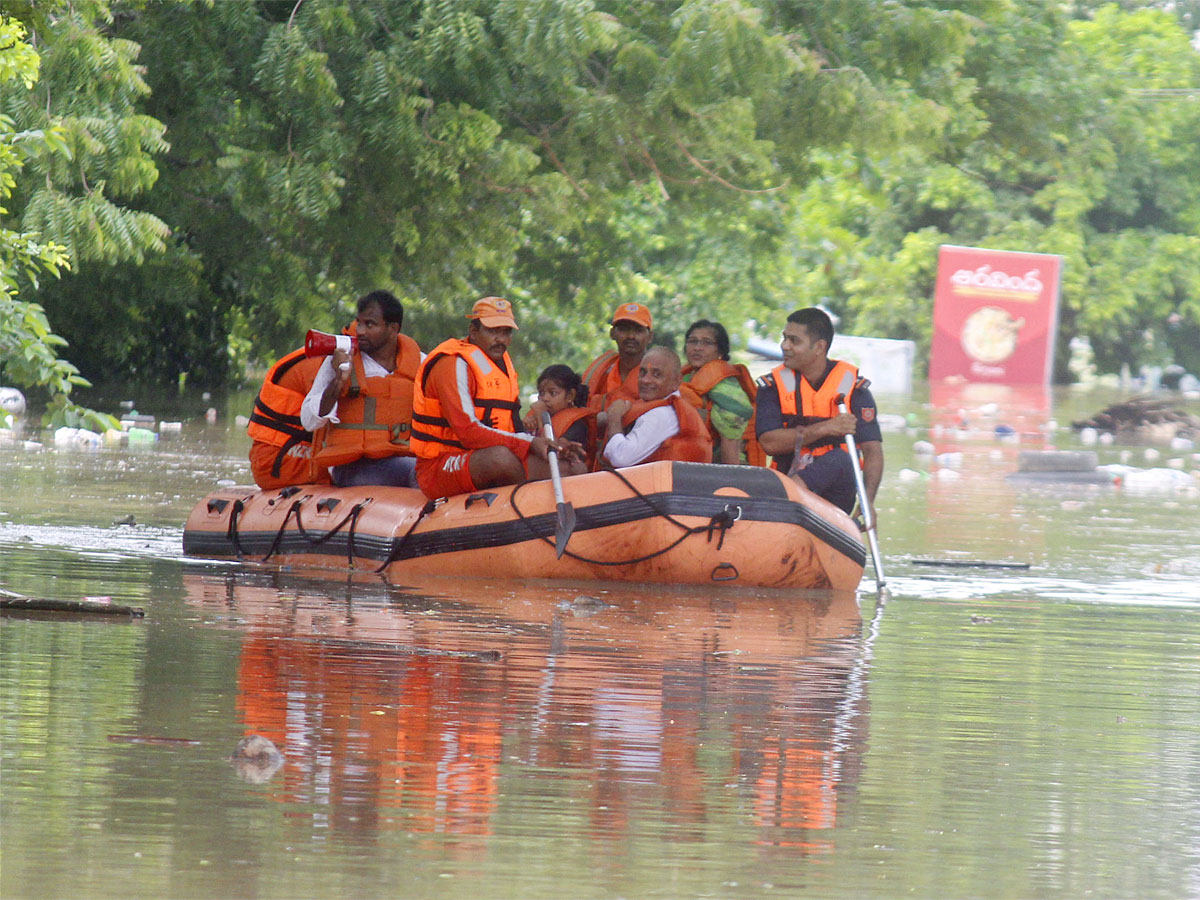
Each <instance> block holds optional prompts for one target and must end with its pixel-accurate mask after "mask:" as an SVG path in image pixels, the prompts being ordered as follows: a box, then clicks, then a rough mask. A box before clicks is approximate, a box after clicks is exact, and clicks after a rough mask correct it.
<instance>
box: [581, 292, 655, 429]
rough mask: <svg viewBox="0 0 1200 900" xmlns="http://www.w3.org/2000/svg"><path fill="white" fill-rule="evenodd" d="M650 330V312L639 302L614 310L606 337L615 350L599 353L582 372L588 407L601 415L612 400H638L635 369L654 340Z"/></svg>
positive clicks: (651, 324)
mask: <svg viewBox="0 0 1200 900" xmlns="http://www.w3.org/2000/svg"><path fill="white" fill-rule="evenodd" d="M653 329H654V319H653V317H652V316H651V315H650V310H648V309H647V308H646V307H644V306H642V304H640V303H622V304H621V305H620V306H618V307H617V308H616V309H615V310H614V311H613V315H612V325H611V326H610V327H609V329H608V336H609V337H610V338H612V339H613V341H614V342H615V343H616V346H617V349H616V350H608V351H606V352H604V353H601V354H600V355H599V356H597V357H596V358H595V359H594V360H592V362H591V363H590V364H589V365H588V367H587V368H586V369H584V371H583V381H584V383H585V384H586V385H587V389H588V406H589V407H591V408H592V409H594V410H597V411H599V412H604V411H605V410H606V409H608V406H609V404H610V403H612V402H613V401H614V400H620V399H625V400H628V401H630V402H631V403H633V402H636V401H637V400H638V377H639V374H638V367H639V366H640V365H641V363H642V357H643V356H644V355H645V353H646V348H647V347H649V346H650V342H651V341H652V340H653V339H654V330H653ZM603 421H604V420H603V417H602V418H601V424H603Z"/></svg>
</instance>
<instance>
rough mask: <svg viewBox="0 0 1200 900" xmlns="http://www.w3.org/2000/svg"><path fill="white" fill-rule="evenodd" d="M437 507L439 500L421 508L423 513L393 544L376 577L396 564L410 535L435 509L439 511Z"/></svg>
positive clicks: (418, 514) (420, 513)
mask: <svg viewBox="0 0 1200 900" xmlns="http://www.w3.org/2000/svg"><path fill="white" fill-rule="evenodd" d="M437 506H438V501H437V500H430V501H429V502H428V503H426V504H425V505H424V506H422V507H421V511H420V512H419V513H417V517H416V518H415V519H413V523H412V524H411V525H409V526H408V531H406V532H404V534H403V535H401V537H400V540H398V541H393V542H392V549H390V550H389V551H388V555H387V558H386V559H384V561H383V563H382V564H381V565H380V566H379V568H378V569H376V570H375V574H376V575H378V574H379V573H380V572H382V571H383V570H384V569H386V568H387V567H388V566H390V565H391V564H392V563H394V562H395V561H396V557H398V556H399V555H400V551H401V550H402V549H404V544H405V543H406V542H407V541H408V537H409V535H410V534H412V533H413V531H414V530H416V527H417V526H418V525H420V524H421V520H422V519H424V518H425V517H426V516H427V515H429V514H430V513H431V512H433V511H434V510H435V509H437Z"/></svg>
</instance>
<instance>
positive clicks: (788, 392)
mask: <svg viewBox="0 0 1200 900" xmlns="http://www.w3.org/2000/svg"><path fill="white" fill-rule="evenodd" d="M847 372H848V373H850V375H851V376H852V377H853V386H852V387H851V388H850V390H849V391H847V393H846V397H845V400H846V409H850V398H851V396H852V395H853V394H854V387H856V386H857V385H858V383H859V378H858V369H856V368H855V367H854V366H852V365H850V363H848V362H844V361H843V360H840V359H839V360H837V361H836V362H835V364H834V367H833V368H832V369H830V370H829V373H828V374H827V375H826V376H825V380H824V381H822V382H821V387H820V389H814V388H813V386H812V385H811V384H809V383H808V379H807V378H804V377H803V376H798V375H797V373H796V372H794V371H793V370H792V369H789V368H788V367H787V366H783V365H779V366H776V367H775V368H774V369H772V370H771V374H772V375H773V376H774V378H775V388H776V390H777V391H778V392H779V411H780V412H781V413H783V417H784V419H783V421H784V424H785V425H787V424H788V421H789V420H788V417H789V416H790V417H792V419H793V422H792V425H793V426H795V425H798V426H800V427H804V426H806V425H812V424H813V423H815V422H819V421H820V420H821V419H832V418H833V417H834V416H836V415H837V414H838V408H837V397H838V394H839V393H840V392H841V385H842V381H843V380H845V377H846V373H847ZM797 381H799V383H800V404H799V406H798V407H797V403H796V383H797ZM789 427H792V426H789ZM836 447H841V448H842V449H843V450H844V449H846V441H845V439H844V438H838V437H828V438H821V439H820V440H818V441H816V442H815V443H813V444H806V445H805V446H804V449H805V450H806V451H808V452H809V453H811V454H812V455H813V456H822V455H823V454H825V453H828V452H829V451H830V450H833V449H834V448H836Z"/></svg>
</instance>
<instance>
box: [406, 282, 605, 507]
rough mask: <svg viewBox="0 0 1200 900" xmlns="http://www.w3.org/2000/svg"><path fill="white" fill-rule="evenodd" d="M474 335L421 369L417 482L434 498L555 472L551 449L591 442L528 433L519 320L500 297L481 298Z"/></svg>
mask: <svg viewBox="0 0 1200 900" xmlns="http://www.w3.org/2000/svg"><path fill="white" fill-rule="evenodd" d="M467 318H468V319H469V320H470V325H469V326H468V327H467V338H466V340H460V339H458V338H451V339H450V340H447V341H443V342H442V343H440V344H438V346H437V347H435V348H434V349H433V350H432V351H430V353H429V356H427V357H426V358H425V362H424V363H423V364H422V365H421V369H420V371H419V372H418V374H417V384H416V394H415V399H414V407H413V439H412V448H413V452H414V453H416V455H417V481H418V483H419V485H420V487H421V490H422V491H423V492H424V493H425V496H426V497H428V498H430V499H431V500H435V499H437V498H439V497H449V496H453V495H455V494H465V493H469V492H471V491H475V490H479V489H482V488H488V487H499V486H501V485H506V484H517V483H519V482H522V481H525V480H530V481H538V480H541V479H544V478H549V477H550V464H549V461H548V454H549V451H550V450H555V451H557V452H558V453H559V455H560V456H561V457H563V458H564V459H574V458H576V457H581V456H582V453H583V448H582V447H580V446H579V445H578V444H575V443H573V442H571V441H568V440H564V439H563V438H558V437H556V438H555V440H554V441H553V442H551V441H549V440H548V439H547V438H545V437H544V436H542V435H540V434H538V435H530V434H526V433H524V432H522V431H521V428H520V418H519V416H518V412H519V410H520V401H519V399H518V397H519V393H518V381H517V370H516V368H515V367H514V366H513V362H512V360H511V359H510V358H509V355H508V347H509V344H510V343H511V342H512V335H513V332H514V331H516V330H517V321H516V319H515V318H514V317H513V311H512V304H511V303H509V302H508V301H507V300H504V299H501V298H500V297H484V298H483V299H481V300H477V301H476V302H475V304H474V306H473V307H472V308H471V312H470V313H468V314H467Z"/></svg>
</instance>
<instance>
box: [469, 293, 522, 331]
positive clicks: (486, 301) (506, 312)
mask: <svg viewBox="0 0 1200 900" xmlns="http://www.w3.org/2000/svg"><path fill="white" fill-rule="evenodd" d="M467 318H468V319H478V320H479V323H480V324H481V325H483V326H484V327H485V328H511V329H512V330H513V331H517V330H518V329H517V320H516V319H514V318H513V308H512V304H511V303H509V302H508V301H507V300H502V299H500V298H499V297H484V298H483V299H482V300H476V301H475V305H474V306H472V307H471V312H470V313H469V314H468V315H467Z"/></svg>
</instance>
